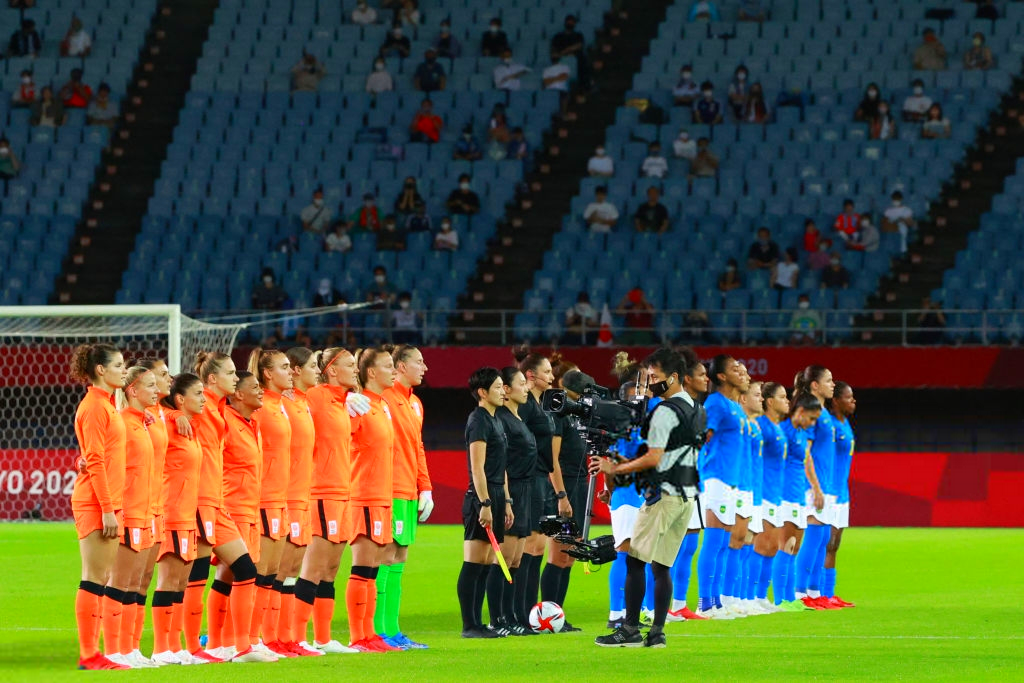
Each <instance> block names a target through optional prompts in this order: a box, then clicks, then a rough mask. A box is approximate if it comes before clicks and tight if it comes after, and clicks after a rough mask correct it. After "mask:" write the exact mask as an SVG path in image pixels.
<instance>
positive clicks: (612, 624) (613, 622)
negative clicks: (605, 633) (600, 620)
mask: <svg viewBox="0 0 1024 683" xmlns="http://www.w3.org/2000/svg"><path fill="white" fill-rule="evenodd" d="M620 626H622V619H609V620H608V628H610V629H612V630H613V631H614V630H615V629H617V628H618V627H620Z"/></svg>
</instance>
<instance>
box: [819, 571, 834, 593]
mask: <svg viewBox="0 0 1024 683" xmlns="http://www.w3.org/2000/svg"><path fill="white" fill-rule="evenodd" d="M823 571H824V573H825V580H824V581H823V582H822V584H821V594H822V595H824V596H825V597H826V598H834V597H835V596H836V570H835V568H834V567H833V568H832V569H825V570H823Z"/></svg>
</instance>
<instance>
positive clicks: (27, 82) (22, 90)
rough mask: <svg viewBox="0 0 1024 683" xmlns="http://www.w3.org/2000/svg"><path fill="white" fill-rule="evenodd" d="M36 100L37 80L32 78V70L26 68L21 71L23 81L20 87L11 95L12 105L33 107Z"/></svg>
mask: <svg viewBox="0 0 1024 683" xmlns="http://www.w3.org/2000/svg"><path fill="white" fill-rule="evenodd" d="M35 101H36V82H35V81H34V80H33V78H32V71H31V70H30V69H25V70H23V71H22V72H21V83H19V84H18V89H17V90H15V91H14V93H13V94H12V95H11V106H12V107H15V108H18V107H22V108H24V107H31V106H32V104H33V103H34V102H35Z"/></svg>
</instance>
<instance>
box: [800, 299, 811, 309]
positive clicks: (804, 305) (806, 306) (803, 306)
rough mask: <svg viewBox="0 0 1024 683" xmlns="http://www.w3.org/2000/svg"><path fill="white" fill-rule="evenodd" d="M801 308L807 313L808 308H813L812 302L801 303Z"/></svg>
mask: <svg viewBox="0 0 1024 683" xmlns="http://www.w3.org/2000/svg"><path fill="white" fill-rule="evenodd" d="M799 306H800V309H801V310H804V311H806V310H807V309H808V308H810V307H811V302H810V301H801V302H800V304H799Z"/></svg>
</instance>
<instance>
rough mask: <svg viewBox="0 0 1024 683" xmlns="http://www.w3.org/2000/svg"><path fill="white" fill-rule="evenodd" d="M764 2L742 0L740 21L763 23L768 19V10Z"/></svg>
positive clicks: (760, 0) (762, 0) (738, 16)
mask: <svg viewBox="0 0 1024 683" xmlns="http://www.w3.org/2000/svg"><path fill="white" fill-rule="evenodd" d="M765 4H766V3H765V2H764V0H740V10H739V14H738V15H737V18H738V19H739V20H740V21H757V22H761V21H764V20H765V19H767V18H768V8H767V7H766V6H765Z"/></svg>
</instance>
